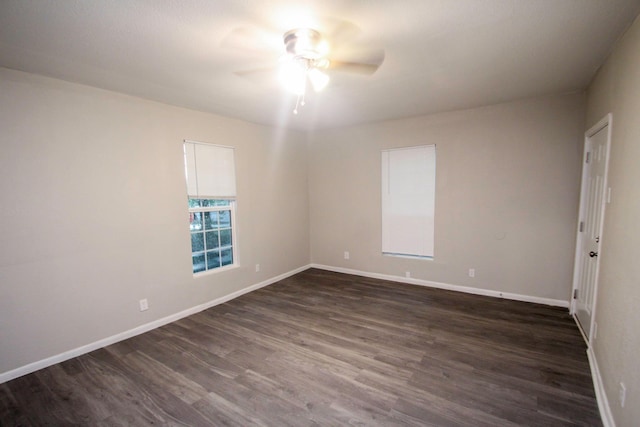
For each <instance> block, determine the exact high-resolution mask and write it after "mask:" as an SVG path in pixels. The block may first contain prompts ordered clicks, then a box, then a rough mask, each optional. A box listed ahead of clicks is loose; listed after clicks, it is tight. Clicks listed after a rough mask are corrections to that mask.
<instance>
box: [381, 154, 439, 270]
mask: <svg viewBox="0 0 640 427" xmlns="http://www.w3.org/2000/svg"><path fill="white" fill-rule="evenodd" d="M435 181H436V146H435V145H425V146H420V147H410V148H400V149H393V150H383V151H382V253H383V254H385V255H399V256H409V257H418V258H433V256H434V212H435V193H436V192H435V189H436V186H435Z"/></svg>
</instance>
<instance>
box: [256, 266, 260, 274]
mask: <svg viewBox="0 0 640 427" xmlns="http://www.w3.org/2000/svg"><path fill="white" fill-rule="evenodd" d="M258 271H260V264H256V273H257V272H258Z"/></svg>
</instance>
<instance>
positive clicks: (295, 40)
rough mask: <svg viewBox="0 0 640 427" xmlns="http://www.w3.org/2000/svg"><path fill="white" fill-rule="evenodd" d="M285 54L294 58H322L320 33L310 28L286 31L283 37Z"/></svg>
mask: <svg viewBox="0 0 640 427" xmlns="http://www.w3.org/2000/svg"><path fill="white" fill-rule="evenodd" d="M283 40H284V45H285V48H286V50H287V53H289V54H290V55H292V56H294V57H296V58H304V59H311V60H316V59H320V58H322V56H323V55H322V53H321V52H320V44H321V42H322V37H321V36H320V33H319V32H318V31H316V30H313V29H311V28H296V29H294V30H290V31H287V32H286V33H284V36H283Z"/></svg>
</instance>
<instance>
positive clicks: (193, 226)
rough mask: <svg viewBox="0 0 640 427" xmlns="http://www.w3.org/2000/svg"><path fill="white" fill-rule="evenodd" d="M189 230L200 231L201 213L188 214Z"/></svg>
mask: <svg viewBox="0 0 640 427" xmlns="http://www.w3.org/2000/svg"><path fill="white" fill-rule="evenodd" d="M189 229H190V230H191V231H198V230H202V213H201V212H189Z"/></svg>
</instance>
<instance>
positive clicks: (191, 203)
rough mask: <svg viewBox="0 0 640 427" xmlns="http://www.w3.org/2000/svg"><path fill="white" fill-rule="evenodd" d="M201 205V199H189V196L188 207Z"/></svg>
mask: <svg viewBox="0 0 640 427" xmlns="http://www.w3.org/2000/svg"><path fill="white" fill-rule="evenodd" d="M200 206H202V200H201V199H191V198H189V208H190V209H191V208H198V207H200Z"/></svg>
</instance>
